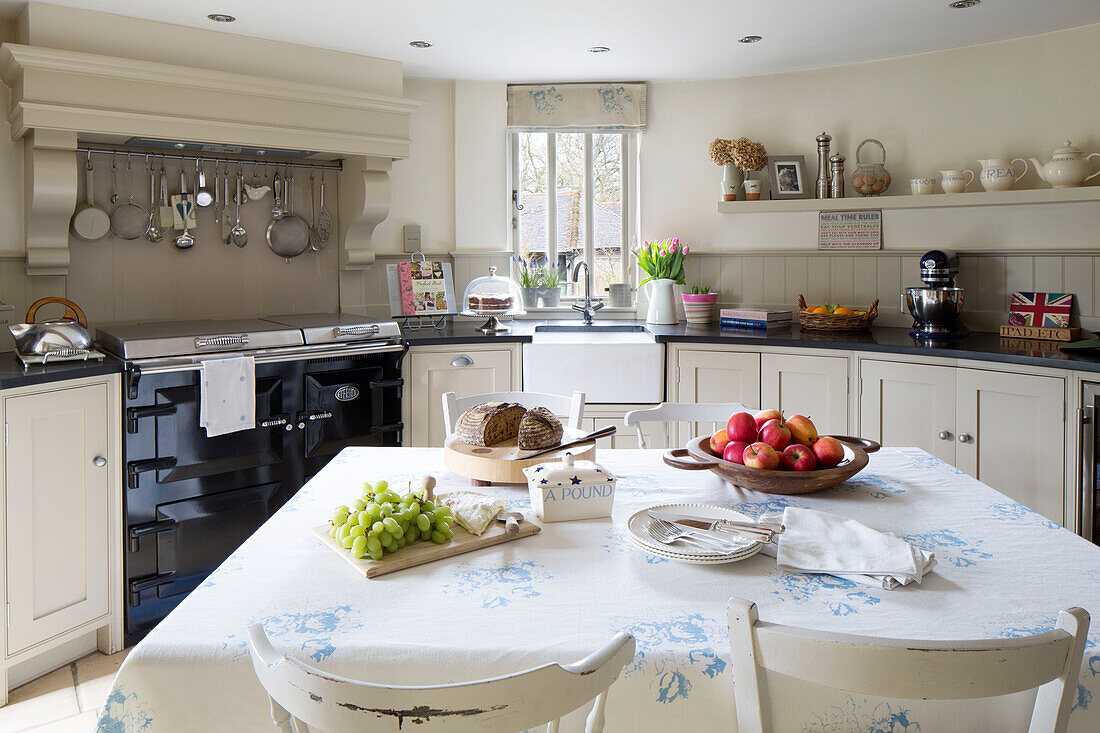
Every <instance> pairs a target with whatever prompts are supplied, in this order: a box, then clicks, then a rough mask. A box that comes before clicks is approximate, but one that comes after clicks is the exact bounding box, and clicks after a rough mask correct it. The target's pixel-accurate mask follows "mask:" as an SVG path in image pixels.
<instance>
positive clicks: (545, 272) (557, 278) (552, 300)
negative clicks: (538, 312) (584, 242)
mask: <svg viewBox="0 0 1100 733" xmlns="http://www.w3.org/2000/svg"><path fill="white" fill-rule="evenodd" d="M540 275H541V278H542V285H541V287H540V288H539V297H540V298H542V305H543V307H545V308H557V307H558V303H559V302H560V301H561V270H559V269H558V268H557V267H556V266H555V265H543V267H542V270H541V271H540Z"/></svg>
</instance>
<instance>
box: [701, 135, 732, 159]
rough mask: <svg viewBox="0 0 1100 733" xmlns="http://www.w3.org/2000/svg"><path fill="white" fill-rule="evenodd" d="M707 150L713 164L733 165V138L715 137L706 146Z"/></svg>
mask: <svg viewBox="0 0 1100 733" xmlns="http://www.w3.org/2000/svg"><path fill="white" fill-rule="evenodd" d="M707 152H708V153H710V159H711V160H713V161H714V164H715V165H734V162H733V140H726V139H725V138H721V137H716V138H714V140H712V141H711V143H710V145H709V146H707Z"/></svg>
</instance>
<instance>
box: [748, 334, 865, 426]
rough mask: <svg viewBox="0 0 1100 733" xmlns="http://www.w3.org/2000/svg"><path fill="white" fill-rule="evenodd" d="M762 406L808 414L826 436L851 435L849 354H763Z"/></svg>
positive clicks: (786, 413)
mask: <svg viewBox="0 0 1100 733" xmlns="http://www.w3.org/2000/svg"><path fill="white" fill-rule="evenodd" d="M760 406H761V407H762V408H775V409H777V410H779V411H781V412H782V413H783V414H784V415H806V416H807V417H809V418H810V419H811V420H813V421H814V426H815V427H817V430H818V432H819V433H821V434H822V435H848V357H847V356H799V355H797V354H761V356H760Z"/></svg>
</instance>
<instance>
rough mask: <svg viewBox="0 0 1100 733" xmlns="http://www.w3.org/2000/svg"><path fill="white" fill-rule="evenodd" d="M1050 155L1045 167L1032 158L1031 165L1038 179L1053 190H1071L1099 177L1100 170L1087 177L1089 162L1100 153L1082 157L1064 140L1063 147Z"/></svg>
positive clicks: (1098, 156)
mask: <svg viewBox="0 0 1100 733" xmlns="http://www.w3.org/2000/svg"><path fill="white" fill-rule="evenodd" d="M1051 155H1052V157H1051V159H1050V162H1049V163H1047V164H1046V165H1043V164H1042V163H1040V162H1039V159H1038V158H1032V159H1031V164H1032V165H1033V166H1035V172H1036V173H1038V174H1039V178H1042V179H1043V180H1044V181H1046V182H1047V183H1049V184H1050V185H1051V186H1053V187H1054V188H1073V187H1076V186H1080V185H1082V184H1084V182H1085V181H1091V180H1092V179H1093V178H1096V177H1097V176H1100V170H1098V171H1096V172H1095V173H1093V174H1092V175H1089V160H1091V159H1092V158H1100V153H1089V154H1088V155H1082V154H1081V151H1080V150H1078V149H1077V148H1075V147H1073V145H1071V144H1070V141H1069V140H1066V143H1065V145H1064V146H1063V147H1060V148H1058V149H1057V150H1055V151H1054V152H1053V153H1052V154H1051Z"/></svg>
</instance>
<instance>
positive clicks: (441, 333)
mask: <svg viewBox="0 0 1100 733" xmlns="http://www.w3.org/2000/svg"><path fill="white" fill-rule="evenodd" d="M579 323H580V322H579V321H576V320H552V321H533V320H530V321H512V322H510V323H509V324H508V325H509V326H510V327H511V331H509V332H508V333H503V334H497V335H489V334H484V333H481V332H480V331H478V330H477V326H478V324H475V323H473V322H460V323H457V324H455V323H448V324H447V327H446V328H445V329H442V330H435V329H421V330H419V331H409V330H405V331H404V336H405V338H406V340H408V342H409V344H410V345H412V346H424V345H440V344H450V343H453V344H470V343H477V344H482V343H492V342H494V341H495V342H500V343H517V342H519V343H523V342H529V341H530V340H531V336H532V335H533V334H534V332H535V328H536V327H537V326H541V325H547V324H555V325H562V324H571V325H572V324H577V325H579ZM597 324H598V325H609V324H617V325H621V326H627V327H634V326H640V327H643V328H644V329H645V330H646V331H648V332H649V333H651V334H653V336H654V338H655V339H656V340H657V341H658V342H660V343H676V344H684V343H694V344H728V345H731V346H734V345H737V346H764V347H767V346H771V347H793V348H802V349H805V348H817V349H837V350H842V351H867V352H879V353H886V354H912V355H914V356H940V357H945V358H949V359H975V360H978V361H991V362H1000V363H1008V364H1025V365H1028V366H1038V367H1053V368H1056V369H1079V370H1082V371H1090V372H1100V351H1098V352H1097V353H1096V355H1095V356H1092V355H1090V354H1089V352H1076V353H1073V354H1070V353H1066V352H1063V351H1059V349H1058V344H1057V343H1055V342H1043V341H1027V342H1024V341H1020V340H1016V339H1002V338H1001V336H1000V334H998V333H992V332H984V331H983V332H973V333H971V334H970V335H969V336H966V337H964V338H961V339H958V340H955V341H949V342H945V343H934V344H928V343H924V342H919V341H917V340H916V339H914V338H912V337H911V336H910V335H909V329H908V328H888V327H883V328H872V329H870V330H869V331H857V332H847V333H844V332H840V333H829V332H821V331H808V330H803V329H802V328H800V327H799V326H797V325H796V326H793V327H792V328H791V329H790V330H788V331H781V332H778V333H770V334H756V333H745V332H744V331H731V330H728V329H719V328H718V326H717V324H715V325H711V326H689V325H687V324H686V323H678V324H676V325H673V326H653V325H648V324H646V323H643V322H642V321H597Z"/></svg>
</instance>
